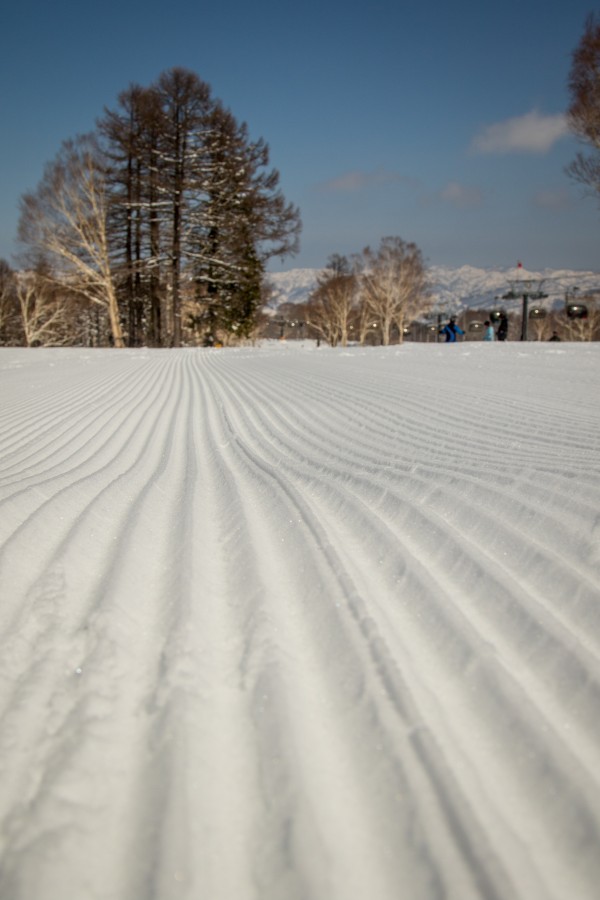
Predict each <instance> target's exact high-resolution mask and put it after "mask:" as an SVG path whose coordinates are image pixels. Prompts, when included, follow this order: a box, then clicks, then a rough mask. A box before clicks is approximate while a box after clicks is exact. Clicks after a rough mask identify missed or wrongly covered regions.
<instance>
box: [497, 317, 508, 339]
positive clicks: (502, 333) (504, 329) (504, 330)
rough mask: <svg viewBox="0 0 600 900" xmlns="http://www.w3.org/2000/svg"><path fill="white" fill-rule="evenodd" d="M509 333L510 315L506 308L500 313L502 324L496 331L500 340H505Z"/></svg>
mask: <svg viewBox="0 0 600 900" xmlns="http://www.w3.org/2000/svg"><path fill="white" fill-rule="evenodd" d="M507 335H508V316H507V315H506V313H505V312H504V310H503V311H502V312H501V313H500V324H499V325H498V331H497V332H496V337H497V338H498V340H499V341H505V340H506V336H507Z"/></svg>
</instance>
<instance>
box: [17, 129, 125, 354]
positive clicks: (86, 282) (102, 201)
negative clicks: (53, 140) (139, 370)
mask: <svg viewBox="0 0 600 900" xmlns="http://www.w3.org/2000/svg"><path fill="white" fill-rule="evenodd" d="M107 218H108V199H107V193H106V179H105V175H104V171H103V167H102V165H101V162H100V160H99V157H98V151H97V146H96V142H95V140H94V139H93V137H91V136H84V137H80V138H78V139H77V140H75V141H65V143H64V144H63V146H62V148H61V151H60V152H59V154H58V156H57V158H56V159H55V160H54V161H53V162H52V163H50V164H49V165H48V166H47V167H46V171H45V173H44V177H43V178H42V181H41V182H40V184H39V186H38V188H37V190H36V191H35V192H34V193H31V194H26V195H25V196H24V197H23V198H22V200H21V218H20V222H19V238H20V240H21V241H22V242H23V243H24V244H25V245H26V246H27V247H29V248H30V250H32V251H33V252H34V254H35V255H37V257H38V258H43V259H45V260H47V261H48V262H49V264H50V267H49V271H50V273H51V277H52V278H54V279H55V280H57V281H58V283H60V284H62V285H63V286H65V287H66V288H67V289H68V290H69V291H70V292H74V293H77V294H80V295H81V296H83V297H85V298H86V299H87V300H89V301H90V302H91V303H93V304H98V305H99V306H102V307H104V308H105V309H106V311H107V313H108V319H109V322H110V329H111V336H112V341H113V343H114V346H115V347H123V346H124V338H123V330H122V327H121V321H120V316H119V308H118V303H117V295H116V290H115V284H114V278H113V271H112V265H111V255H110V247H109V236H108V227H107Z"/></svg>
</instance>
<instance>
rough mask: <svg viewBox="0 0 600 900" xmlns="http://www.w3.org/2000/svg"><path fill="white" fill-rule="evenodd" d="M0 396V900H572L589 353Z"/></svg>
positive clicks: (92, 360) (595, 718)
mask: <svg viewBox="0 0 600 900" xmlns="http://www.w3.org/2000/svg"><path fill="white" fill-rule="evenodd" d="M0 379H1V422H0V459H1V462H0V762H1V768H2V777H1V782H0V898H1V900H57V898H65V900H88V898H89V900H96V898H97V900H150V898H157V900H188V898H189V900H199V898H203V900H399V898H407V900H438V898H455V900H474V898H485V900H591V898H598V896H599V894H598V891H599V887H598V885H600V602H599V601H600V590H599V588H600V464H599V463H600V458H599V449H600V407H599V400H598V398H599V396H600V347H599V346H598V345H587V346H586V345H568V344H563V345H552V344H550V345H541V344H526V345H521V344H505V345H484V344H461V345H458V346H455V347H446V346H438V345H426V346H418V345H406V346H405V347H402V348H397V347H396V348H386V349H383V348H379V349H378V348H371V349H360V348H352V349H350V350H340V349H338V350H331V349H328V348H325V347H321V348H319V349H316V348H315V347H314V346H311V345H303V344H298V345H295V346H292V345H289V346H286V345H275V346H262V347H257V348H249V349H238V350H181V351H158V350H157V351H148V350H139V351H134V350H127V351H84V350H58V349H57V350H41V349H40V350H33V351H24V350H16V349H15V350H13V349H4V350H1V351H0Z"/></svg>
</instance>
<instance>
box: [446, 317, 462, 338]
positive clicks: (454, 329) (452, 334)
mask: <svg viewBox="0 0 600 900" xmlns="http://www.w3.org/2000/svg"><path fill="white" fill-rule="evenodd" d="M440 334H443V335H444V337H445V338H446V343H447V344H453V343H455V341H456V340H457V336H458V335H459V334H464V331H463V330H462V328H461V327H460V325H457V324H456V316H450V321H449V322H448V324H447V325H444V327H443V328H442V330H441V331H440Z"/></svg>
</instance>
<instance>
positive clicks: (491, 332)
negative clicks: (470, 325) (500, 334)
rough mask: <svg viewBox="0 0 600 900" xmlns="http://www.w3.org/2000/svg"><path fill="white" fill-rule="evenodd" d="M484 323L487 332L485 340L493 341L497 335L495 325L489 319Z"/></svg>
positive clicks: (484, 336)
mask: <svg viewBox="0 0 600 900" xmlns="http://www.w3.org/2000/svg"><path fill="white" fill-rule="evenodd" d="M483 324H484V325H485V334H484V335H483V339H484V341H493V340H494V338H495V337H496V335H495V334H494V326H493V325H492V323H491V322H489V321H488V320H487V319H486V320H485V322H484V323H483Z"/></svg>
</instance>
